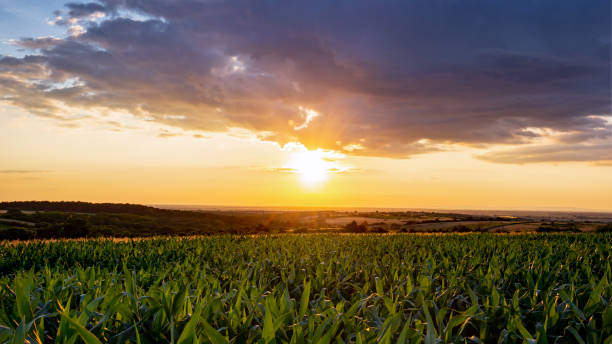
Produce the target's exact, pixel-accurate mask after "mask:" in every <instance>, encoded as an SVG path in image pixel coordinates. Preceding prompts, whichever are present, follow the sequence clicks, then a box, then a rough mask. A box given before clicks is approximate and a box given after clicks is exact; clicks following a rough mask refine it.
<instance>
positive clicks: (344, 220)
mask: <svg viewBox="0 0 612 344" xmlns="http://www.w3.org/2000/svg"><path fill="white" fill-rule="evenodd" d="M352 221H355V222H357V223H362V222H367V223H370V224H372V223H380V222H382V223H386V224H391V223H397V224H403V223H405V222H406V220H403V219H378V218H372V217H365V216H343V217H334V218H331V219H327V220H325V222H326V223H327V224H329V225H333V226H344V225H346V224H349V223H351V222H352Z"/></svg>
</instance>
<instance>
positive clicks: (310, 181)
mask: <svg viewBox="0 0 612 344" xmlns="http://www.w3.org/2000/svg"><path fill="white" fill-rule="evenodd" d="M291 150H292V152H291V155H290V157H289V161H288V162H287V164H286V165H285V168H287V169H289V170H290V171H292V172H294V173H296V174H297V175H298V176H299V178H300V182H301V183H302V184H303V185H304V186H308V187H314V186H320V185H321V184H323V183H324V182H325V181H327V180H328V179H329V175H330V174H331V173H335V172H342V171H346V170H347V169H348V168H346V167H342V166H340V165H339V163H338V162H337V161H336V159H339V158H343V157H344V155H343V154H340V153H337V152H333V151H327V150H322V149H317V150H308V149H306V148H305V147H303V146H301V145H300V146H298V147H297V149H295V147H294V149H291Z"/></svg>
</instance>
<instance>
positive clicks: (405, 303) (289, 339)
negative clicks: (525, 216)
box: [0, 234, 612, 343]
mask: <svg viewBox="0 0 612 344" xmlns="http://www.w3.org/2000/svg"><path fill="white" fill-rule="evenodd" d="M611 255H612V234H601V235H589V234H529V235H511V236H509V235H493V234H468V235H452V234H451V235H389V234H385V235H350V234H344V235H342V234H326V235H271V236H250V237H244V236H229V235H225V236H211V237H201V238H182V239H181V238H166V239H159V238H157V239H146V240H124V241H113V240H77V241H74V240H73V241H58V242H52V243H43V242H29V243H7V242H5V243H4V244H0V276H2V277H0V342H2V343H24V342H29V343H43V342H45V343H47V342H57V343H75V342H83V343H100V342H110V343H125V342H130V343H160V342H170V343H196V342H201V343H228V342H230V343H331V342H339V343H342V342H345V343H375V342H382V343H419V342H421V343H422V342H424V343H437V342H453V343H464V342H468V343H477V342H482V343H500V342H502V343H516V342H528V343H567V342H579V343H610V341H611V340H612V337H611V336H612V285H611V284H610V279H611V278H612V271H611V268H610V261H612V256H611Z"/></svg>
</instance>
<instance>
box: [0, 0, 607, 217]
mask: <svg viewBox="0 0 612 344" xmlns="http://www.w3.org/2000/svg"><path fill="white" fill-rule="evenodd" d="M610 7H611V3H610V1H609V0H591V1H570V0H565V1H560V0H556V1H552V0H537V1H535V0H520V1H499V0H488V1H485V0H478V1H476V0H462V1H459V0H444V1H442V0H407V1H395V0H394V1H384V0H381V1H365V0H351V1H348V0H338V1H327V0H311V1H293V0H291V1H286V0H285V1H280V0H278V1H243V0H233V1H222V0H200V1H197V0H176V1H166V0H163V1H162V0H148V1H140V0H104V1H99V2H66V1H43V2H41V1H33V0H25V1H8V0H0V123H1V125H0V148H1V149H0V200H7V201H8V200H82V201H92V202H133V203H145V204H207V205H235V206H262V207H264V206H265V207H267V206H323V207H335V206H336V207H385V208H389V207H395V208H439V209H537V210H541V209H590V210H611V211H612V196H610V195H612V110H611V67H610V63H611V54H610V53H611V49H612V48H611V41H612V35H611V25H612V24H611V19H610V17H611V12H612V11H611V8H610Z"/></svg>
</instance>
